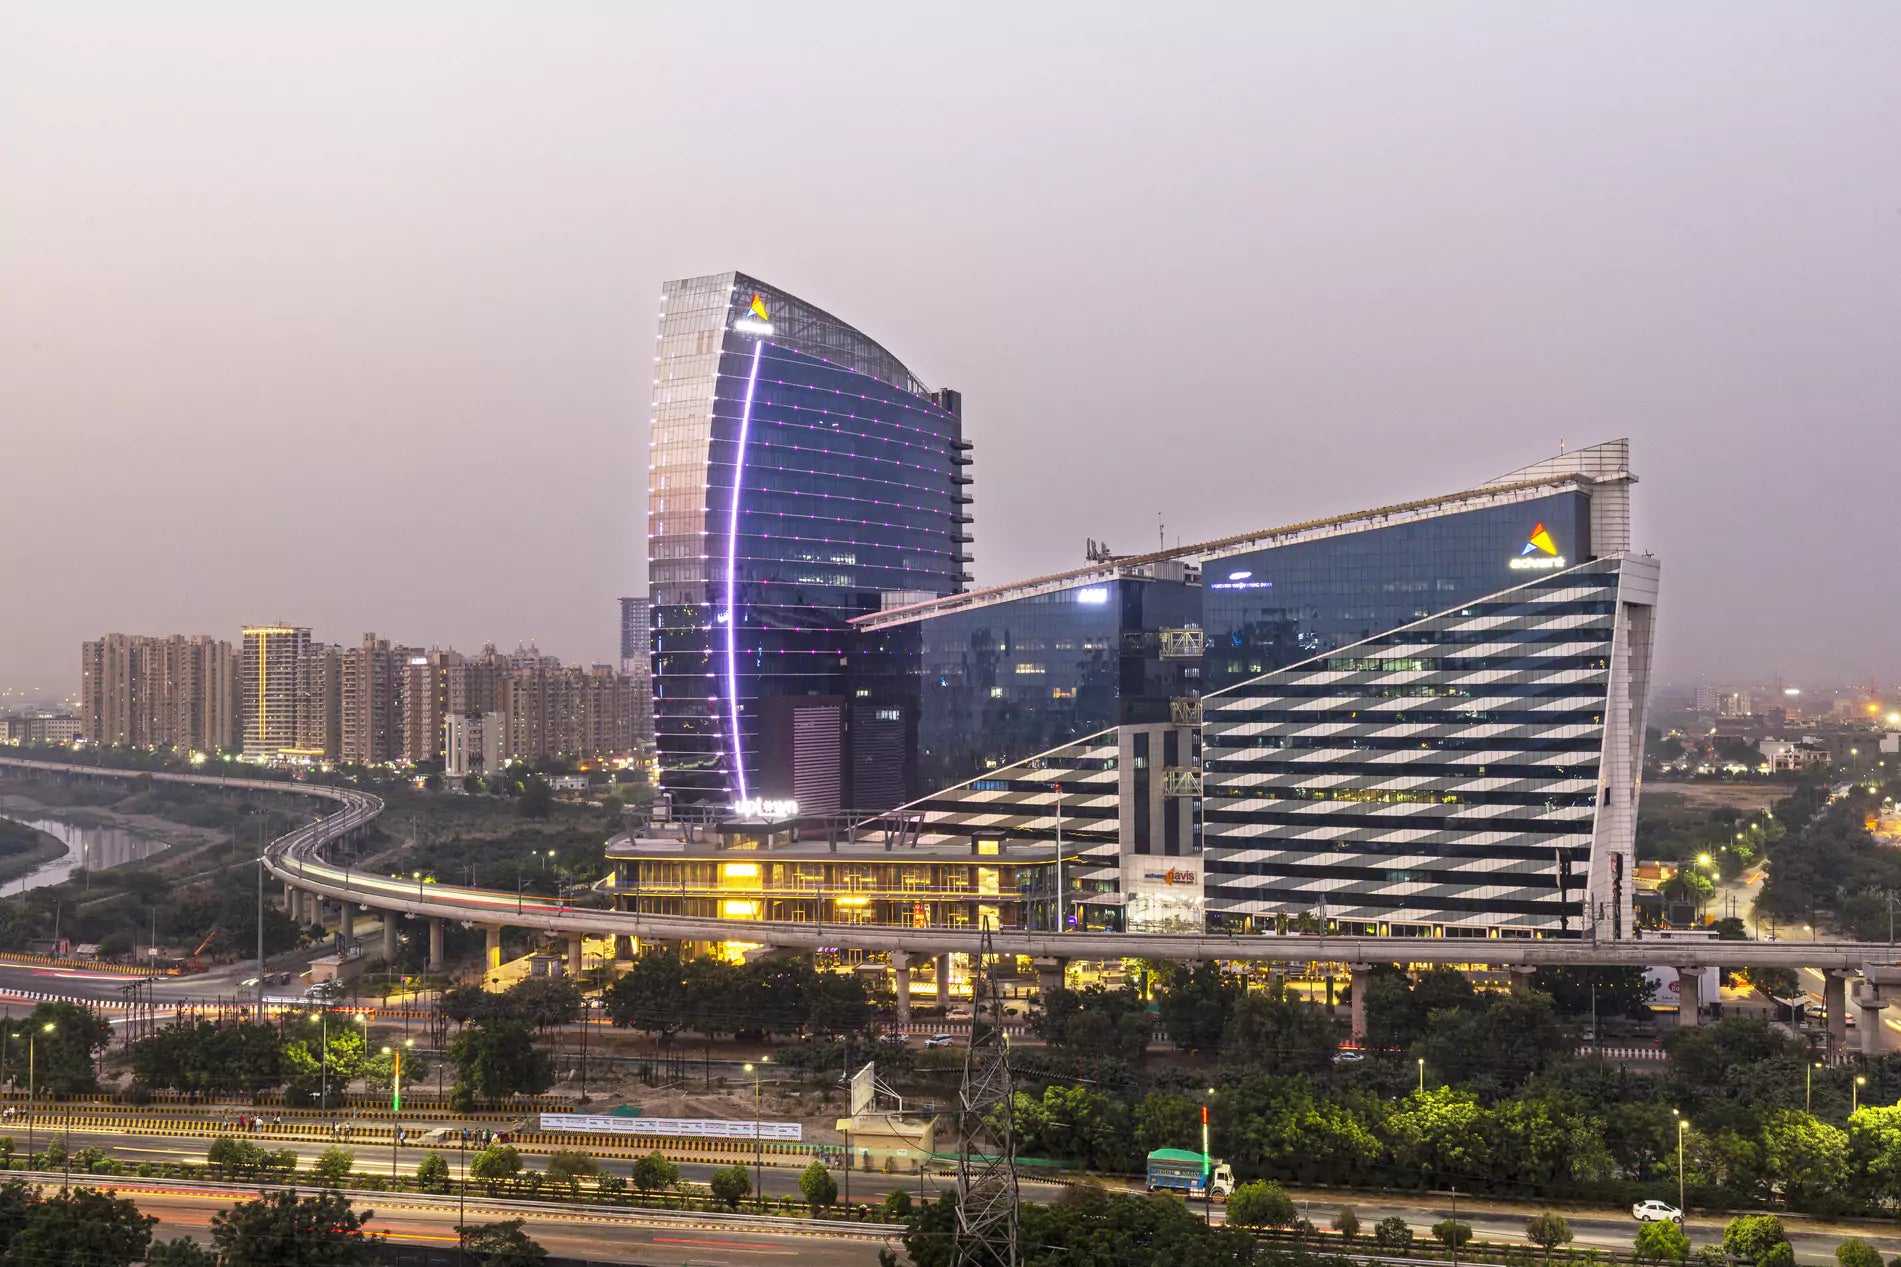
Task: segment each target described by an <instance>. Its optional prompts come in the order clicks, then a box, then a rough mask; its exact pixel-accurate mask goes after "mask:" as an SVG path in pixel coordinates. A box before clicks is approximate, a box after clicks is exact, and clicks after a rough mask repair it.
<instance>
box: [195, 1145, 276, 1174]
mask: <svg viewBox="0 0 1901 1267" xmlns="http://www.w3.org/2000/svg"><path fill="white" fill-rule="evenodd" d="M205 1162H206V1164H208V1165H210V1166H214V1167H216V1168H217V1169H219V1170H221V1171H223V1172H224V1173H225V1175H227V1176H228V1177H230V1178H233V1179H238V1178H242V1177H244V1176H246V1175H255V1174H257V1173H259V1172H260V1171H262V1170H265V1169H267V1168H269V1167H270V1166H271V1163H272V1157H271V1154H270V1153H268V1152H266V1151H265V1150H264V1149H262V1148H260V1147H259V1146H258V1145H256V1144H253V1143H252V1142H251V1141H250V1140H248V1139H232V1138H231V1137H230V1136H228V1135H220V1136H219V1137H218V1138H217V1139H214V1140H212V1141H211V1147H209V1148H207V1149H206V1150H205Z"/></svg>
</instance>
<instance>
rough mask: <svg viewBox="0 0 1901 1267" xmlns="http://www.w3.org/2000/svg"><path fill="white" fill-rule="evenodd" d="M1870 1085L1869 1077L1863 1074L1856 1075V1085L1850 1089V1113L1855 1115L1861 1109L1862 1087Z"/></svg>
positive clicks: (1851, 1115)
mask: <svg viewBox="0 0 1901 1267" xmlns="http://www.w3.org/2000/svg"><path fill="white" fill-rule="evenodd" d="M1867 1085H1868V1079H1867V1078H1865V1077H1863V1076H1862V1075H1861V1074H1856V1075H1855V1085H1854V1087H1853V1088H1851V1089H1850V1091H1849V1100H1848V1115H1849V1116H1850V1117H1853V1116H1854V1115H1855V1114H1856V1113H1858V1112H1860V1111H1861V1089H1862V1088H1863V1087H1865V1086H1867Z"/></svg>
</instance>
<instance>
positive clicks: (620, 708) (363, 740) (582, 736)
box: [80, 624, 648, 773]
mask: <svg viewBox="0 0 1901 1267" xmlns="http://www.w3.org/2000/svg"><path fill="white" fill-rule="evenodd" d="M80 659H81V686H80V733H81V736H82V737H83V738H84V739H85V740H86V741H88V742H90V743H97V744H112V745H121V746H127V747H139V748H158V749H172V750H176V751H193V752H218V751H234V752H241V753H242V754H243V755H244V756H245V757H246V758H248V759H251V760H260V761H279V760H285V761H311V762H325V763H338V762H341V763H354V764H361V765H383V764H389V763H405V764H416V763H425V762H430V761H435V760H445V761H447V762H449V764H451V765H453V766H454V767H455V770H454V772H457V773H469V772H475V771H479V770H480V769H481V768H482V766H483V765H484V764H485V763H487V762H492V761H494V760H496V759H539V758H545V757H557V756H559V757H572V758H576V759H583V760H585V759H592V758H606V757H617V756H631V755H634V754H636V753H637V752H639V750H640V748H641V744H642V739H643V737H644V736H645V734H646V733H648V729H647V725H646V723H645V706H644V700H645V696H646V692H645V689H644V688H645V685H646V684H645V682H644V680H641V679H637V678H635V677H632V676H630V675H628V674H626V673H623V672H622V671H621V670H619V669H618V668H615V667H613V666H610V665H592V666H585V667H584V666H580V665H566V664H563V663H562V662H561V661H560V660H558V659H556V658H555V657H552V656H544V655H542V654H541V653H540V651H539V650H537V649H535V648H533V647H522V648H517V649H516V650H515V651H514V652H512V653H502V652H498V651H497V650H496V649H495V648H494V647H493V646H484V647H483V649H482V651H481V652H480V653H478V654H475V655H464V654H462V653H461V652H458V651H453V650H442V649H439V648H427V649H425V648H418V647H406V646H403V645H402V644H400V643H393V642H391V641H390V640H389V639H387V638H379V637H377V636H376V635H375V634H365V635H363V638H362V640H361V641H360V642H358V643H357V644H356V645H354V646H335V645H330V644H326V643H322V642H318V641H315V640H313V639H312V637H311V632H310V629H309V628H308V627H307V626H302V625H289V624H277V625H253V626H248V627H246V628H245V629H244V630H243V632H242V633H241V634H240V636H239V640H238V643H237V645H236V646H235V647H234V646H233V645H232V644H231V643H229V642H226V641H224V640H222V639H218V638H214V637H210V636H208V635H190V636H187V635H171V636H165V637H146V636H141V635H136V634H107V635H106V636H105V637H103V638H100V639H98V640H96V641H92V642H87V643H86V644H84V647H83V649H82V652H81V657H80ZM642 678H644V674H643V675H642ZM452 719H453V720H452ZM474 736H480V737H482V738H481V741H479V742H475V743H474V744H473V746H472V747H469V746H467V745H469V744H470V741H471V737H474ZM452 746H455V747H456V748H457V749H458V750H457V751H455V752H451V751H450V749H451V747H452Z"/></svg>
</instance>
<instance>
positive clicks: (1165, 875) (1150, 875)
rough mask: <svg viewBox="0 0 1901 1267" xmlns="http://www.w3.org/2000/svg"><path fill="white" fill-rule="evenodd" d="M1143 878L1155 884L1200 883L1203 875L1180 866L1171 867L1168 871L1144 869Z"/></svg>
mask: <svg viewBox="0 0 1901 1267" xmlns="http://www.w3.org/2000/svg"><path fill="white" fill-rule="evenodd" d="M1142 878H1143V879H1144V880H1148V881H1150V882H1151V883H1154V884H1200V883H1201V876H1199V875H1198V874H1196V873H1195V872H1193V871H1184V870H1182V868H1180V867H1170V868H1169V869H1168V870H1166V871H1144V872H1143V873H1142Z"/></svg>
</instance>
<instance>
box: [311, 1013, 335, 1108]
mask: <svg viewBox="0 0 1901 1267" xmlns="http://www.w3.org/2000/svg"><path fill="white" fill-rule="evenodd" d="M309 1019H311V1020H313V1021H319V1022H320V1024H321V1025H322V1028H321V1029H320V1030H319V1031H318V1038H317V1042H318V1044H319V1045H318V1048H317V1109H318V1112H319V1113H321V1114H323V1115H325V1116H328V1115H329V1113H330V1009H329V1008H325V1009H323V1011H322V1012H320V1013H318V1014H317V1015H315V1016H312V1017H310V1018H309Z"/></svg>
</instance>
